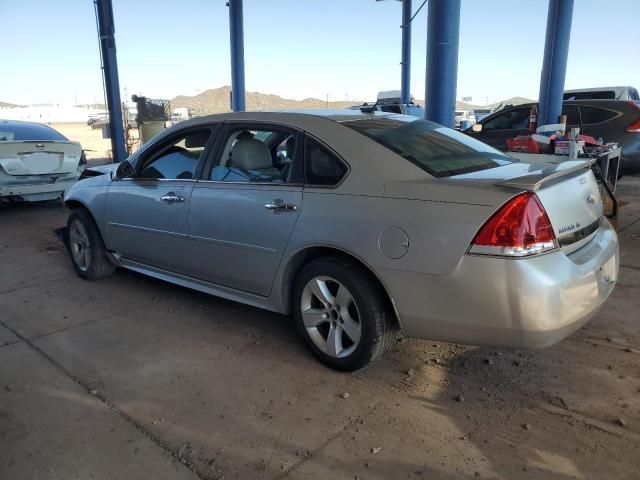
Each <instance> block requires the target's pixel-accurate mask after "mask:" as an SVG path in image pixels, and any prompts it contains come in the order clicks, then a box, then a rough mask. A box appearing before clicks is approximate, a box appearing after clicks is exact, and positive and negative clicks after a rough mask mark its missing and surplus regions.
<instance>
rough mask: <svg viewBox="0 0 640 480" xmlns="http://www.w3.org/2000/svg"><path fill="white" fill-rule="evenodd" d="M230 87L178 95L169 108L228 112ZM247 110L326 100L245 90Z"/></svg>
mask: <svg viewBox="0 0 640 480" xmlns="http://www.w3.org/2000/svg"><path fill="white" fill-rule="evenodd" d="M230 92H231V87H230V86H228V85H225V86H224V87H220V88H212V89H209V90H205V91H204V92H202V93H200V94H198V95H194V96H186V95H179V96H177V97H175V98H174V99H172V100H171V108H178V107H187V108H191V110H192V111H193V113H194V115H206V114H210V113H223V112H230V111H231V108H230V97H229V94H230ZM360 103H362V102H360V101H357V100H353V101H349V102H345V101H339V102H328V107H329V108H345V107H350V106H351V105H358V104H360ZM246 104H247V110H279V109H286V108H327V102H326V101H325V100H320V99H319V98H305V99H304V100H292V99H290V98H282V97H279V96H278V95H270V94H266V93H260V92H247V94H246Z"/></svg>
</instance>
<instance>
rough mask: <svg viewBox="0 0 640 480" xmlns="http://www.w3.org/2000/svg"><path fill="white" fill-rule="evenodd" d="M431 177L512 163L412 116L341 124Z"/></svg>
mask: <svg viewBox="0 0 640 480" xmlns="http://www.w3.org/2000/svg"><path fill="white" fill-rule="evenodd" d="M342 125H344V126H346V127H349V128H351V129H353V130H355V131H357V132H359V133H361V134H363V135H365V136H367V137H369V138H370V139H372V140H374V141H375V142H377V143H379V144H381V145H382V146H384V147H386V148H388V149H389V150H391V151H393V152H395V153H397V154H398V155H400V156H401V157H403V158H405V159H406V160H408V161H410V162H411V163H413V164H415V165H417V166H418V167H420V168H421V169H422V170H424V171H426V172H427V173H429V174H430V175H433V176H434V177H448V176H452V175H459V174H463V173H469V172H475V171H478V170H486V169H488V168H495V167H499V166H502V165H507V164H509V163H512V160H511V159H510V158H509V157H507V156H506V155H505V154H504V153H502V152H499V151H498V150H496V149H495V148H493V147H490V146H489V145H487V144H485V143H482V142H480V141H478V140H475V139H473V138H471V137H470V136H468V135H465V134H463V133H460V132H456V131H455V130H452V129H450V128H446V127H443V126H442V125H440V124H437V123H435V122H430V121H427V120H419V119H416V118H412V117H396V118H394V119H391V118H375V119H367V120H353V121H348V122H343V123H342Z"/></svg>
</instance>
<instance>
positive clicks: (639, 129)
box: [626, 102, 640, 133]
mask: <svg viewBox="0 0 640 480" xmlns="http://www.w3.org/2000/svg"><path fill="white" fill-rule="evenodd" d="M628 103H629V105H631V106H632V107H633V108H634V109H635V110H637V111H639V112H640V102H628ZM626 130H627V132H630V133H640V117H638V118H636V121H635V122H633V123H632V124H631V125H629V126H628V127H627V128H626Z"/></svg>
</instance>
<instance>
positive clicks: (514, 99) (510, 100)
mask: <svg viewBox="0 0 640 480" xmlns="http://www.w3.org/2000/svg"><path fill="white" fill-rule="evenodd" d="M532 102H535V100H531V99H530V98H525V97H511V98H507V99H505V100H502V101H500V102H496V103H492V104H490V105H487V107H491V108H496V107H497V106H499V105H520V104H522V103H532Z"/></svg>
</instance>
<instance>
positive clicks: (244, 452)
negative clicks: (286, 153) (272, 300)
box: [36, 301, 376, 478]
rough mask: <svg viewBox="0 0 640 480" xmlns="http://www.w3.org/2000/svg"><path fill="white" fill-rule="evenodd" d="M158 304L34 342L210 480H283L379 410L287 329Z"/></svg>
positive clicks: (256, 316)
mask: <svg viewBox="0 0 640 480" xmlns="http://www.w3.org/2000/svg"><path fill="white" fill-rule="evenodd" d="M217 303H218V308H217V309H216V311H208V310H205V309H204V308H199V307H198V306H197V305H194V304H191V305H184V304H180V303H177V304H173V305H169V304H167V302H163V303H159V304H154V305H152V306H150V307H149V308H148V309H144V310H143V311H141V310H138V311H136V312H131V313H129V314H123V315H118V316H113V317H110V318H108V319H106V320H103V321H100V322H95V323H91V324H87V325H83V326H79V327H77V328H74V329H70V330H66V331H63V332H60V333H56V334H52V335H49V336H46V337H44V338H41V339H38V340H36V343H37V345H38V346H39V347H41V348H42V349H43V350H44V351H46V352H47V353H48V354H49V355H51V356H53V357H54V358H56V359H58V360H59V361H60V362H61V363H62V364H63V365H64V367H65V368H68V369H69V370H70V371H71V372H72V373H73V374H74V375H77V376H79V377H81V378H83V379H85V381H87V382H88V383H90V384H91V385H93V386H95V388H97V389H99V391H100V393H101V394H102V395H104V396H105V397H106V398H108V399H109V400H110V401H112V402H114V403H115V404H116V405H117V406H118V408H120V409H121V410H122V411H123V412H125V413H126V414H127V415H130V416H132V417H135V418H136V419H137V421H139V422H140V423H141V424H142V425H144V427H145V428H147V429H148V430H149V431H151V432H153V434H154V435H157V436H158V437H161V438H163V441H164V442H165V443H166V444H167V445H168V446H169V447H170V448H172V449H173V450H174V451H176V452H177V451H178V450H179V449H180V448H181V446H182V445H184V444H185V443H187V442H188V443H189V445H190V448H189V452H190V453H189V460H190V461H192V462H193V463H194V464H195V466H196V468H197V470H198V472H200V473H201V475H203V476H205V477H206V476H208V475H224V476H225V478H273V477H274V476H277V475H278V474H281V473H282V472H284V471H285V470H286V469H287V468H288V466H290V465H293V464H294V463H295V462H296V461H297V460H298V459H299V458H300V455H304V454H305V452H306V451H307V450H314V449H315V448H317V447H318V446H319V445H321V444H322V443H323V442H324V441H325V439H326V438H328V437H331V436H333V435H334V434H335V433H336V432H338V431H340V430H341V429H342V428H343V426H344V424H345V423H348V422H349V421H350V419H354V418H356V417H357V416H358V415H361V414H363V412H366V411H367V408H369V407H370V406H371V405H373V404H374V403H375V402H376V398H375V396H372V395H370V394H369V392H367V390H366V389H362V388H357V389H356V390H355V391H352V393H351V395H350V397H349V398H348V399H343V398H342V397H341V394H342V393H343V392H345V391H351V390H350V385H351V384H352V382H353V376H350V375H343V374H338V373H335V372H332V371H329V370H327V369H326V368H324V367H322V366H320V365H319V364H318V363H317V362H316V361H315V360H313V359H312V358H311V357H310V356H309V355H308V354H307V352H306V351H305V350H304V349H303V348H302V346H301V344H300V342H299V341H298V339H297V338H296V337H295V335H294V333H293V331H292V328H291V327H290V322H289V320H288V319H287V318H284V317H281V316H278V315H274V314H269V313H265V312H262V311H258V310H255V309H252V308H248V307H244V306H241V305H236V304H233V303H230V302H225V301H218V302H217Z"/></svg>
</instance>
